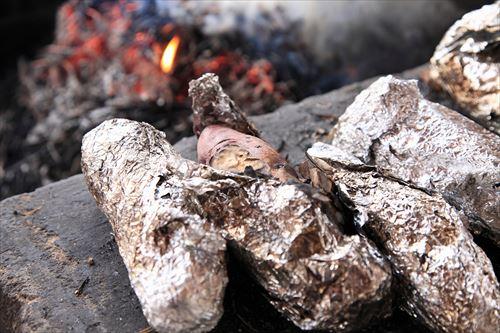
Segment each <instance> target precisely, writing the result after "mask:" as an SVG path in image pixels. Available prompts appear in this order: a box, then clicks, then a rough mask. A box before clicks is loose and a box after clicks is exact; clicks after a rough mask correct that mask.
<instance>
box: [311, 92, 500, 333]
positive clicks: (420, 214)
mask: <svg viewBox="0 0 500 333" xmlns="http://www.w3.org/2000/svg"><path fill="white" fill-rule="evenodd" d="M365 97H366V95H365ZM367 112H369V110H368V111H367ZM418 139H419V138H418V137H417V138H416V139H415V140H418ZM307 155H308V157H309V159H310V161H311V174H312V177H311V179H312V180H313V182H314V183H315V184H316V185H317V186H320V187H325V188H331V186H332V184H333V185H334V188H335V189H336V190H337V191H338V193H339V195H340V197H341V199H342V200H343V201H344V203H345V204H346V205H347V207H349V208H350V209H351V210H352V212H353V214H354V221H355V223H356V225H357V226H358V227H359V228H360V229H362V230H364V231H365V232H366V234H367V235H369V237H370V238H371V239H373V240H374V241H375V242H376V243H377V245H378V246H379V248H380V249H381V250H382V251H383V253H384V254H385V255H386V256H387V258H389V260H390V261H391V264H392V267H393V272H394V275H395V278H396V281H397V282H399V283H398V287H399V291H400V294H401V296H402V297H403V299H404V301H405V302H404V303H403V308H404V309H405V310H406V311H407V312H408V313H409V314H410V315H412V316H414V317H416V318H418V319H419V320H420V321H421V322H423V323H424V324H426V325H427V326H428V327H429V328H430V329H432V330H433V331H435V332H485V333H486V332H497V331H498V328H499V327H500V291H499V290H500V289H499V288H500V286H499V284H498V281H497V279H496V277H495V275H494V272H493V268H492V265H491V263H490V262H489V260H488V258H487V257H486V255H485V254H484V252H483V251H482V250H481V249H480V248H479V247H478V246H477V245H476V244H475V243H474V241H473V239H472V236H471V235H470V234H469V232H468V231H467V230H466V228H465V226H464V224H463V221H464V219H465V218H464V216H463V215H462V214H461V213H459V212H458V211H457V210H455V209H454V208H453V207H452V206H450V205H449V204H447V203H446V201H445V200H443V199H442V197H441V196H440V195H429V194H427V193H426V192H424V191H422V190H420V189H417V188H415V187H412V186H410V185H408V184H405V183H404V182H400V181H397V180H395V179H391V178H389V177H387V176H384V175H383V173H380V172H378V171H377V169H376V168H375V167H373V166H369V165H366V164H365V163H364V162H363V161H361V160H360V159H359V158H357V157H356V156H353V155H352V154H350V153H349V152H346V151H345V150H343V149H341V148H338V147H335V146H331V145H327V144H323V143H316V144H315V145H313V147H312V148H310V149H309V150H308V151H307ZM318 175H319V176H318ZM321 175H322V176H323V177H321ZM325 175H326V177H324V176H325Z"/></svg>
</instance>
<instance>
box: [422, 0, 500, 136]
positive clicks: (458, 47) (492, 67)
mask: <svg viewBox="0 0 500 333" xmlns="http://www.w3.org/2000/svg"><path fill="white" fill-rule="evenodd" d="M499 13H500V2H496V3H494V4H491V5H487V6H483V7H482V8H480V9H478V10H475V11H472V12H470V13H467V14H466V15H464V16H463V17H462V18H461V19H460V20H458V21H457V22H456V23H455V24H453V25H452V26H451V28H450V29H449V30H448V31H447V32H446V34H445V35H444V37H443V39H442V40H441V42H440V43H439V45H438V46H437V48H436V51H435V53H434V55H433V56H432V58H431V78H433V79H434V80H435V81H436V82H437V83H438V84H439V85H440V86H441V87H442V88H443V89H444V90H446V91H447V92H448V93H450V95H451V96H452V97H453V98H454V99H455V100H456V101H457V102H458V103H459V104H460V105H461V106H462V107H463V108H464V109H465V110H466V111H467V112H468V113H469V115H470V117H471V118H474V119H476V120H477V121H478V122H480V123H481V124H483V125H484V126H486V127H487V128H489V129H490V130H492V131H495V132H497V133H500V81H499V79H498V78H499V77H500V49H499V48H500V21H499V15H500V14H499Z"/></svg>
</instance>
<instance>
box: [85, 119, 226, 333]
mask: <svg viewBox="0 0 500 333" xmlns="http://www.w3.org/2000/svg"><path fill="white" fill-rule="evenodd" d="M193 169H196V166H194V165H193V164H191V163H188V161H185V160H183V159H182V158H181V157H180V155H178V154H177V153H176V152H175V151H174V150H173V148H172V146H170V145H169V144H168V143H167V141H166V139H165V134H163V133H162V132H159V131H156V130H155V129H154V128H153V127H152V126H150V125H147V124H145V123H138V122H133V121H129V120H124V119H113V120H109V121H105V122H103V123H102V124H101V125H100V126H98V127H97V128H95V129H93V130H92V131H90V132H89V133H87V134H86V135H85V137H84V139H83V145H82V170H83V173H84V175H85V179H86V182H87V185H88V188H89V190H90V192H91V193H92V195H93V196H94V198H95V200H96V202H97V204H98V206H99V208H100V209H101V210H102V211H103V212H104V213H105V214H106V216H107V217H108V220H109V222H110V223H111V225H112V227H113V233H114V235H115V239H116V242H117V244H118V248H119V251H120V254H121V256H122V258H123V261H124V263H125V266H126V267H127V270H128V272H129V278H130V282H131V284H132V287H133V288H134V290H135V293H136V294H137V297H138V298H139V301H140V302H141V305H142V309H143V312H144V315H145V317H146V319H147V320H148V322H149V324H150V325H151V326H152V327H153V328H154V329H155V330H156V331H158V332H168V333H172V332H178V333H180V332H182V333H184V332H185V333H188V332H207V331H209V330H211V329H212V328H213V327H214V326H215V325H216V324H217V322H218V320H219V318H220V317H221V315H222V312H223V307H222V302H223V298H224V290H225V287H226V283H227V274H226V266H225V249H226V241H225V240H224V239H223V238H222V236H221V234H220V230H219V229H218V228H217V227H216V226H215V225H214V224H213V223H211V222H209V221H208V220H207V219H206V218H204V217H203V214H200V211H199V207H198V206H197V205H196V204H192V203H191V201H192V200H191V197H192V192H191V191H190V190H189V189H188V188H186V187H185V186H183V182H185V179H186V178H188V177H189V175H190V174H191V173H192V172H193ZM166 184H169V185H168V186H169V190H170V191H169V193H168V194H167V193H162V192H160V191H159V188H160V187H161V188H165V187H166Z"/></svg>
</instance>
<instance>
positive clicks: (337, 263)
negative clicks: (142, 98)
mask: <svg viewBox="0 0 500 333" xmlns="http://www.w3.org/2000/svg"><path fill="white" fill-rule="evenodd" d="M90 133H91V134H88V135H87V136H86V137H85V140H84V144H83V170H84V174H85V176H86V179H87V181H88V183H89V188H90V190H91V192H92V193H93V195H94V197H95V198H96V201H97V203H98V205H99V207H101V209H103V210H104V212H106V213H107V215H108V217H109V218H110V220H111V223H112V225H113V228H114V230H115V233H116V236H117V242H118V245H119V247H120V253H121V254H122V256H123V257H124V261H125V264H126V266H127V267H128V269H129V272H130V278H131V281H132V285H133V286H134V289H135V290H136V292H137V293H138V297H139V299H140V300H141V303H142V305H143V308H144V310H145V314H146V317H147V319H148V321H150V323H156V325H153V326H154V327H155V328H156V327H163V328H165V327H167V326H161V325H162V324H161V323H164V324H163V325H165V323H168V322H169V320H172V319H169V318H176V320H177V321H183V322H186V324H187V323H188V322H189V323H190V324H193V323H196V322H197V319H196V318H193V317H192V316H194V315H199V316H200V318H198V321H206V318H207V315H208V314H212V316H211V317H210V323H212V322H215V317H216V316H215V315H214V313H211V312H208V313H203V311H208V310H209V308H210V307H209V303H210V302H212V303H213V304H214V305H217V304H219V303H218V300H219V298H218V297H219V296H220V291H221V290H222V289H223V288H222V286H223V284H224V282H225V275H224V274H225V270H224V265H223V260H221V257H220V251H222V250H223V246H222V245H220V243H219V238H218V236H217V235H218V234H217V233H216V231H215V230H214V229H215V228H216V227H222V230H223V235H224V236H225V238H226V239H228V240H229V241H230V244H232V245H234V247H235V248H236V249H237V251H238V252H240V254H241V257H242V258H245V259H244V261H245V262H246V263H247V265H248V266H249V267H251V268H252V272H253V273H254V274H255V277H256V279H257V281H259V282H260V283H261V285H263V286H264V287H265V289H266V291H267V293H268V295H269V297H270V300H271V303H273V304H274V305H275V307H276V308H277V309H279V310H280V311H281V312H283V313H285V314H286V315H287V316H288V317H289V318H290V319H291V320H292V321H293V322H294V323H295V324H297V325H298V326H300V327H301V328H305V329H310V328H324V329H334V330H336V331H341V332H344V331H349V330H354V329H357V328H360V327H362V326H366V325H368V324H371V323H372V322H373V321H374V320H376V319H377V318H379V317H383V316H384V315H386V314H388V312H389V311H390V304H391V303H390V302H391V294H390V291H391V288H390V287H391V274H390V268H389V266H388V263H387V261H386V260H385V259H384V258H383V257H382V256H381V254H380V253H379V252H378V250H377V249H376V248H375V246H374V245H373V244H372V243H371V242H370V241H368V240H367V239H365V238H363V237H359V236H357V235H354V236H345V235H343V233H342V232H341V230H340V229H339V228H338V226H337V225H336V223H334V221H335V219H338V218H340V216H339V215H336V214H335V213H334V212H332V213H330V214H328V213H327V211H331V210H332V208H328V205H329V203H328V200H327V199H326V197H324V196H322V195H321V194H320V193H318V192H317V191H316V190H314V189H312V188H311V187H310V186H304V185H301V184H288V183H287V184H284V183H281V182H279V181H278V180H275V179H271V178H266V177H264V178H255V177H249V176H246V175H237V174H234V173H229V172H226V171H220V170H215V169H212V168H211V167H208V166H204V165H201V164H197V163H195V162H191V161H188V160H184V159H182V158H180V157H179V155H177V153H175V152H174V151H173V149H172V147H171V146H170V145H169V144H168V142H167V141H166V140H165V139H164V135H163V134H161V133H160V132H158V131H156V130H154V128H153V127H151V126H150V125H146V124H141V123H137V122H133V121H127V120H111V121H106V122H104V123H103V124H102V125H100V126H99V127H98V128H97V129H94V130H93V131H92V132H90ZM110 180H113V181H111V182H110ZM324 210H325V212H324ZM118 217H121V219H120V220H118ZM152 218H156V219H154V220H152ZM206 221H208V222H209V223H208V224H207V223H205V222H206ZM148 226H149V227H148ZM182 230H185V231H183V232H180V231H182ZM158 231H161V234H160V235H158ZM188 231H191V233H189V232H188ZM198 231H199V232H204V233H205V236H204V237H202V238H201V239H199V238H198V237H199V234H198V233H197V232H198ZM193 234H194V235H195V236H196V237H194V238H193ZM180 235H182V236H184V241H183V242H182V243H177V241H180V239H179V238H178V236H180ZM138 242H140V243H138ZM169 244H170V245H169ZM162 249H163V253H162V252H161V251H162ZM153 255H154V256H153ZM163 260H165V261H163ZM155 263H156V265H154V264H155ZM162 263H164V266H163V267H164V269H166V271H165V273H164V274H165V275H166V276H169V273H168V269H169V268H170V269H172V266H170V265H171V264H173V263H175V264H176V265H177V266H178V265H180V266H181V267H186V268H189V267H191V272H190V273H189V274H188V273H187V271H182V270H175V271H176V273H178V274H177V275H176V276H175V277H176V278H177V279H176V280H175V281H177V282H179V281H181V282H179V283H181V285H180V286H175V285H172V282H173V281H174V280H165V278H162V276H161V275H158V274H155V272H156V271H157V270H159V269H160V267H162ZM167 263H170V265H168V264H167ZM140 272H142V276H148V274H149V278H150V280H148V282H150V283H151V285H149V284H148V285H147V286H148V287H150V288H158V287H159V286H161V288H162V290H164V291H165V292H164V293H162V294H160V293H158V294H154V295H152V294H150V293H145V291H149V290H151V289H144V287H145V286H144V284H141V282H140V281H138V280H137V278H136V276H137V275H138V273H140ZM139 276H141V275H139ZM210 276H211V277H210ZM153 281H155V283H152V282H153ZM195 282H198V283H199V285H193V283H195ZM210 284H212V285H210ZM183 286H185V287H190V288H192V290H190V291H189V292H187V289H184V288H183ZM205 288H208V289H209V290H204V289H205ZM212 288H213V289H216V291H217V292H215V291H212V290H210V289H212ZM178 292H183V293H181V294H180V295H181V296H182V298H181V299H180V300H177V302H179V303H180V304H181V305H183V306H177V307H175V309H176V311H177V312H178V313H177V316H174V317H172V313H169V312H167V313H160V312H157V313H151V312H150V311H149V310H148V308H150V307H154V306H156V307H157V308H158V309H161V307H160V304H164V307H165V309H167V310H168V309H170V304H169V303H168V302H169V300H171V299H172V296H173V295H175V294H177V293H178ZM184 292H186V293H184ZM213 293H215V294H216V295H215V296H217V297H201V296H202V295H212V296H214V295H213ZM168 295H170V297H168ZM178 297H179V296H178ZM187 300H191V301H193V300H195V301H196V300H199V301H198V302H201V300H205V302H203V303H202V304H198V303H196V302H194V304H191V306H193V307H194V308H190V309H189V311H188V308H187V307H185V306H184V305H187V304H186V303H185V302H181V301H186V302H187ZM179 303H177V305H179ZM171 305H172V307H173V306H174V304H171ZM165 311H166V310H165ZM169 314H170V315H169ZM212 320H214V321H212ZM185 327H187V326H185ZM204 327H208V326H207V325H204ZM172 331H173V329H172Z"/></svg>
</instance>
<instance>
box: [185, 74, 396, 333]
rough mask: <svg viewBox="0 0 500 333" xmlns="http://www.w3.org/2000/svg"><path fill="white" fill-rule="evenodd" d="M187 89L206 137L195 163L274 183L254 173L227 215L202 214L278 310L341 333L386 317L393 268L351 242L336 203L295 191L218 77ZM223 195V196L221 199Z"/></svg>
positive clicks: (232, 198)
mask: <svg viewBox="0 0 500 333" xmlns="http://www.w3.org/2000/svg"><path fill="white" fill-rule="evenodd" d="M189 86H190V90H189V92H190V96H191V98H192V99H193V110H194V117H195V121H194V130H195V132H200V131H201V133H200V134H199V139H198V149H197V150H198V160H199V161H200V162H201V163H204V164H207V165H210V166H212V167H214V168H218V169H222V170H226V171H233V170H234V169H235V167H234V165H235V161H238V165H239V166H240V170H239V172H241V171H242V169H245V170H246V169H247V168H249V166H250V167H252V168H253V169H254V170H255V171H257V172H259V174H261V175H263V177H265V178H268V177H267V176H266V175H268V176H273V177H274V179H275V180H273V179H268V180H263V179H262V178H261V179H258V178H257V177H258V174H257V173H253V177H254V180H253V181H252V182H251V183H248V184H247V185H243V186H242V187H243V188H244V191H241V190H238V191H235V190H231V193H230V194H228V195H227V197H224V198H223V201H224V202H225V205H226V206H225V208H226V210H225V212H223V213H221V209H224V208H223V207H224V203H221V202H220V200H221V199H220V198H218V199H214V195H213V194H210V196H209V197H207V198H206V199H203V202H204V203H206V204H204V205H203V207H204V211H205V212H206V213H207V214H209V216H210V215H211V216H212V219H213V220H220V221H221V222H220V223H221V226H222V228H223V230H224V232H225V237H226V238H227V239H228V240H229V241H230V244H232V245H233V246H234V247H235V248H236V250H237V253H239V257H240V258H241V259H242V260H243V261H244V262H245V263H246V266H247V267H248V269H249V271H250V272H251V273H252V274H253V275H254V277H255V279H256V280H257V281H258V282H259V283H260V284H261V285H262V286H263V287H264V289H265V290H266V291H267V292H268V294H269V296H270V300H271V303H273V304H274V306H275V307H276V308H277V309H278V310H280V311H281V312H282V313H284V314H285V315H286V316H287V317H288V318H290V319H291V320H292V321H293V322H294V323H295V324H296V325H297V326H299V327H301V328H303V329H326V330H335V331H338V332H344V331H350V330H354V329H359V328H362V327H364V326H366V325H368V324H369V323H370V321H371V320H372V319H376V318H377V317H380V316H383V315H385V314H387V313H389V311H390V310H389V306H390V301H389V298H390V297H389V295H390V292H389V289H390V288H389V287H390V276H389V274H388V273H389V268H388V266H386V265H385V263H384V260H383V259H382V258H381V256H380V254H379V253H378V251H377V250H376V249H375V247H374V246H373V245H372V244H371V243H370V242H368V241H367V240H366V239H365V238H361V237H359V236H347V235H345V234H344V232H343V231H342V230H341V228H340V226H341V225H342V222H343V216H342V214H341V213H340V211H339V210H338V209H337V208H336V207H334V206H333V205H332V204H331V203H330V202H329V198H327V197H325V196H324V195H322V194H321V193H319V192H317V191H316V190H314V189H312V188H311V187H310V186H309V185H305V184H299V183H297V182H296V173H295V171H294V170H293V168H291V167H290V166H289V165H288V162H287V161H286V159H284V158H283V157H281V156H280V155H279V153H278V152H277V151H276V150H275V149H273V148H272V147H271V146H270V145H269V144H268V143H266V142H264V141H263V140H261V139H258V138H256V137H255V135H256V134H255V133H256V131H253V130H248V129H254V128H255V126H254V125H253V124H252V123H251V122H250V121H249V120H248V119H247V118H246V117H245V116H244V114H243V113H241V112H240V111H239V109H238V108H237V107H236V105H235V103H234V102H233V101H232V100H231V99H230V98H229V96H227V95H226V94H225V93H224V91H223V89H222V88H221V86H220V85H219V81H218V78H217V76H215V75H213V74H205V75H203V76H202V77H200V78H199V79H196V80H193V81H191V82H190V84H189ZM218 160H221V161H224V163H218V162H217V161H218ZM228 161H229V162H228ZM268 170H270V172H269V171H268ZM233 172H234V171H233ZM251 174H252V173H250V174H249V175H251ZM277 180H280V181H281V182H278V181H277ZM283 182H286V184H283ZM226 191H228V190H226V189H222V188H221V189H220V190H219V191H218V192H217V194H216V195H217V196H220V194H221V193H224V192H226ZM325 212H326V213H325Z"/></svg>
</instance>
